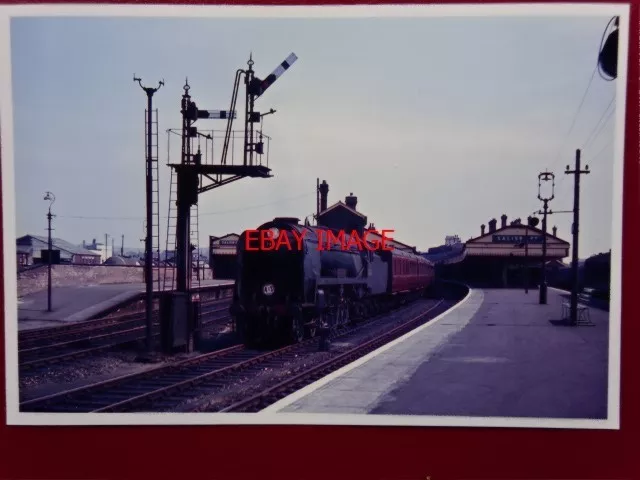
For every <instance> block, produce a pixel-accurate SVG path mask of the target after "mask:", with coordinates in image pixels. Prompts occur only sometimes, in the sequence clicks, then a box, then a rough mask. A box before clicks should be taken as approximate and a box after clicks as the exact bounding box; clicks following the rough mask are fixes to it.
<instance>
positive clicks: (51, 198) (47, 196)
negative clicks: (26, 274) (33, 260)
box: [44, 192, 56, 312]
mask: <svg viewBox="0 0 640 480" xmlns="http://www.w3.org/2000/svg"><path fill="white" fill-rule="evenodd" d="M44 199H45V200H47V201H49V202H50V203H49V213H47V221H48V224H49V226H48V230H49V249H48V255H47V260H48V263H49V266H48V277H47V311H48V312H50V311H51V260H52V259H51V257H52V241H51V218H52V217H53V215H52V214H51V207H52V206H53V203H54V202H55V201H56V196H55V195H54V194H53V193H51V192H47V193H46V194H45V196H44Z"/></svg>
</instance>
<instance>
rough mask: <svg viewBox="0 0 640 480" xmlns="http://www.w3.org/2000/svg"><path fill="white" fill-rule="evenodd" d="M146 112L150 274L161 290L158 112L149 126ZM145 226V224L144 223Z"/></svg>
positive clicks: (155, 111) (154, 113) (156, 111)
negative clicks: (150, 221) (149, 181)
mask: <svg viewBox="0 0 640 480" xmlns="http://www.w3.org/2000/svg"><path fill="white" fill-rule="evenodd" d="M148 112H149V111H148V110H145V111H144V118H145V136H144V143H145V145H144V146H145V152H146V151H147V148H148V144H147V135H146V134H148V132H149V130H148V129H149V128H150V129H151V181H152V188H151V202H152V225H151V256H152V262H153V263H152V268H151V273H152V275H154V276H155V277H156V279H157V287H154V288H157V289H158V290H159V289H161V287H162V284H161V282H160V273H161V272H160V179H159V168H158V163H159V162H158V110H157V109H155V110H152V112H151V125H148V124H147V123H148V122H147V114H148ZM145 224H146V223H145Z"/></svg>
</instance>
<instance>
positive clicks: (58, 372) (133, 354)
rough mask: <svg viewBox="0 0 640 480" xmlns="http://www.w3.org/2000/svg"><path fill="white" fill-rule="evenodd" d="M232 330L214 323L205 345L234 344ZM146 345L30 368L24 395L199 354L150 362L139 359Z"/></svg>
mask: <svg viewBox="0 0 640 480" xmlns="http://www.w3.org/2000/svg"><path fill="white" fill-rule="evenodd" d="M212 297H213V294H212V293H211V292H204V293H201V295H200V298H201V300H202V301H208V300H211V299H212ZM221 300H224V299H221ZM137 304H139V305H140V308H141V307H143V306H144V302H143V301H139V302H133V304H131V305H126V306H124V307H123V308H122V309H120V310H118V311H116V312H112V313H110V314H109V315H108V316H107V317H105V318H108V317H111V316H114V315H121V314H123V313H130V312H134V311H136V310H135V305H137ZM231 330H232V327H231V324H230V323H224V324H216V323H213V324H211V325H210V327H209V328H208V330H207V331H206V332H205V334H204V336H203V340H204V341H203V345H204V346H205V347H206V348H204V349H203V350H204V351H212V350H214V349H217V348H221V347H225V346H228V345H230V344H231V343H232V339H229V338H227V337H229V333H230V332H231ZM142 347H143V345H142V344H141V343H139V344H138V345H136V346H135V347H129V348H128V349H126V350H124V351H111V352H105V353H104V354H102V355H99V356H87V357H80V358H77V359H75V360H73V361H69V362H62V363H59V364H53V365H51V366H49V367H46V368H39V369H34V370H29V371H26V372H24V373H21V375H20V383H19V388H20V394H21V396H23V397H24V398H25V399H26V398H35V397H40V396H42V395H49V394H53V393H56V392H59V391H62V390H68V389H70V388H76V387H81V386H84V385H89V384H92V383H97V382H100V381H104V380H108V379H110V378H115V377H119V376H122V375H128V374H131V373H136V372H141V371H144V370H148V369H149V368H153V367H157V366H159V365H162V363H163V362H173V361H178V360H181V359H183V358H187V357H188V356H192V355H197V353H193V354H190V355H175V356H172V357H167V358H161V360H160V361H159V362H157V363H153V364H147V363H141V362H138V361H136V358H137V356H138V353H137V352H138V351H140V350H141V349H142ZM198 353H200V352H198Z"/></svg>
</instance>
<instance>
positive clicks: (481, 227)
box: [480, 223, 485, 235]
mask: <svg viewBox="0 0 640 480" xmlns="http://www.w3.org/2000/svg"><path fill="white" fill-rule="evenodd" d="M484 229H485V226H484V223H483V224H482V225H480V235H484Z"/></svg>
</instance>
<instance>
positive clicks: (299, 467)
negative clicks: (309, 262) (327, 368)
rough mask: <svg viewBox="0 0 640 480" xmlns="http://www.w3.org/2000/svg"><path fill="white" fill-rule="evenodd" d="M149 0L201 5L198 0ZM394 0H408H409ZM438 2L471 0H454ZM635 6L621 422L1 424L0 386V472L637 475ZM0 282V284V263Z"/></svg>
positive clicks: (47, 475) (639, 231)
mask: <svg viewBox="0 0 640 480" xmlns="http://www.w3.org/2000/svg"><path fill="white" fill-rule="evenodd" d="M9 3H31V4H38V3H55V4H58V3H68V4H73V3H109V4H122V2H115V1H103V2H90V1H86V2H58V1H48V2H12V1H9V2H7V1H5V0H2V4H9ZM130 3H131V4H140V3H145V2H134V1H132V2H130ZM154 3H155V4H171V3H174V4H186V5H188V4H196V5H197V4H200V5H202V4H203V3H204V2H195V1H194V2H184V1H183V2H177V1H176V2H172V1H161V2H154ZM207 3H208V4H212V5H213V4H216V3H215V2H207ZM332 3H333V4H345V3H349V4H357V3H367V4H377V3H389V2H378V1H375V0H369V1H367V2H345V1H343V2H331V1H325V2H322V4H325V5H327V4H332ZM394 3H395V4H407V5H408V4H411V3H417V2H403V1H396V2H394ZM438 3H447V4H456V3H467V4H469V2H457V1H446V2H438ZM490 3H497V4H500V3H512V2H501V1H499V2H490ZM527 3H549V2H527ZM552 3H578V2H552ZM598 3H599V2H598ZM607 3H624V2H607ZM219 4H222V2H220V3H219ZM226 4H227V5H229V4H233V5H240V4H247V5H251V4H253V5H256V4H259V5H306V4H314V3H312V2H304V1H299V2H287V1H273V0H272V1H263V2H250V1H232V2H226ZM150 5H151V4H150ZM638 9H639V2H638V1H636V0H634V1H633V2H631V10H630V32H629V39H630V41H629V57H628V83H627V99H626V108H627V111H626V132H625V148H624V154H625V161H624V180H623V185H624V187H623V188H624V197H623V249H622V258H623V264H622V331H621V342H622V357H621V375H622V377H621V397H620V406H621V412H620V422H621V429H620V430H568V429H567V430H563V429H559V430H558V429H521V428H476V427H474V428H458V427H367V426H353V427H351V426H190V427H186V426H185V427H183V426H131V427H121V426H113V427H106V426H97V427H25V426H7V425H6V408H5V407H6V405H5V402H6V399H5V392H4V391H3V393H2V395H0V406H1V407H2V412H3V417H4V418H2V419H1V420H0V424H1V425H0V478H1V479H5V478H6V479H18V478H29V479H35V478H42V479H53V478H61V479H72V478H82V479H92V478H101V479H106V478H108V479H111V478H136V479H140V478H174V479H183V478H184V479H186V478H230V479H240V478H252V479H254V478H255V479H265V478H276V479H284V478H293V479H300V480H301V479H310V478H323V479H338V478H348V479H376V478H384V479H393V480H396V479H407V480H409V479H416V480H418V479H423V480H424V479H430V480H444V479H467V480H470V479H496V480H497V479H514V478H522V479H523V478H527V479H543V478H547V479H636V478H638V479H640V461H639V460H638V455H637V453H636V452H637V446H636V447H635V448H633V447H632V445H633V444H636V445H637V437H638V432H639V428H638V426H639V425H638V424H639V423H640V413H639V412H640V395H639V394H638V391H639V384H640V382H639V379H640V375H638V372H637V371H636V370H634V368H633V366H635V365H640V348H639V347H638V342H640V320H637V319H638V317H640V312H637V311H634V308H636V307H637V305H636V304H635V300H634V298H635V295H634V288H636V283H635V277H634V275H633V271H634V270H638V269H640V262H639V259H638V256H639V254H638V248H637V246H638V245H640V224H639V222H638V221H636V218H638V206H639V203H640V196H639V192H638V180H639V177H640V169H639V168H638V167H639V160H638V159H639V158H640V157H639V152H638V145H639V141H640V139H639V136H638V132H639V126H638V105H639V95H638V77H639V70H638V66H639V57H638V45H639V39H640V35H639V34H638V24H639V18H638ZM0 155H1V153H0ZM0 168H1V166H0ZM0 173H1V170H0ZM0 188H1V185H0ZM3 214H6V212H3V211H2V207H1V206H0V228H2V227H1V226H2V215H3ZM10 214H12V213H10ZM2 252H3V238H2V237H1V236H0V256H1V255H2ZM0 258H1V257H0ZM0 292H4V281H3V276H2V275H0ZM0 309H1V310H2V312H3V314H2V320H3V322H2V328H1V332H2V333H1V335H2V336H3V337H4V294H3V293H2V294H0ZM0 357H1V359H2V360H1V361H0V378H1V379H2V384H3V386H4V378H5V377H4V373H5V352H4V338H2V341H1V342H0ZM634 434H635V435H634ZM634 437H636V441H635V442H634V441H633V438H634Z"/></svg>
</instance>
